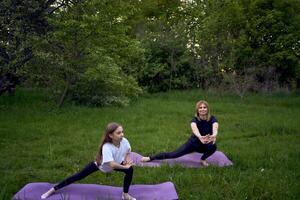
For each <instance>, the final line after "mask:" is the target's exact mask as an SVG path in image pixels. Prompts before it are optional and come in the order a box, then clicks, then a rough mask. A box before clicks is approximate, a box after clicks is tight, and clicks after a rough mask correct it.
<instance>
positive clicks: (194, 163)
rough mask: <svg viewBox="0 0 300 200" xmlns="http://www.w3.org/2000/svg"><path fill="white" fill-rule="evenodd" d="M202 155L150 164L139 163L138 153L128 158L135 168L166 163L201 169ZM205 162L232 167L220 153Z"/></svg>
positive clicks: (132, 153)
mask: <svg viewBox="0 0 300 200" xmlns="http://www.w3.org/2000/svg"><path fill="white" fill-rule="evenodd" d="M201 156H202V154H201V153H196V152H195V153H190V154H187V155H184V156H181V157H179V158H174V159H165V160H154V161H151V162H141V158H142V156H141V155H140V154H138V153H135V152H131V154H130V157H131V159H132V160H133V162H134V163H135V165H136V166H141V167H159V166H161V165H162V164H164V163H166V164H169V165H174V164H179V165H182V166H184V167H201V165H200V158H201ZM206 161H207V162H208V163H209V164H210V165H214V166H218V167H225V166H230V165H233V163H232V162H231V161H230V160H229V159H228V158H227V156H226V155H225V154H224V153H223V152H221V151H216V152H215V153H214V154H213V155H211V156H210V157H208V158H207V159H206Z"/></svg>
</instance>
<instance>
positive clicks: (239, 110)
mask: <svg viewBox="0 0 300 200" xmlns="http://www.w3.org/2000/svg"><path fill="white" fill-rule="evenodd" d="M46 97H47V95H43V92H41V91H37V90H19V91H17V94H16V96H14V97H7V96H1V97H0V152H1V156H0V177H1V179H0V186H1V187H0V199H5V200H6V199H11V197H12V196H13V194H14V193H16V192H17V191H18V190H19V189H21V188H22V187H23V186H24V185H25V184H27V183H30V182H52V183H55V182H58V181H60V180H62V179H63V178H65V177H66V176H68V175H70V174H72V173H74V172H76V171H77V170H79V169H80V168H81V167H83V166H84V165H85V164H86V163H87V162H89V161H90V160H92V159H93V158H94V155H95V153H96V151H97V147H98V144H99V140H100V138H101V136H102V133H103V130H104V128H105V125H106V124H107V123H108V122H110V121H116V122H120V123H121V124H122V125H123V127H124V129H125V134H126V137H127V138H128V139H129V141H130V143H131V146H132V149H133V151H136V152H139V153H141V154H144V155H148V154H151V153H156V152H158V151H169V150H173V149H175V148H177V147H178V146H179V145H180V144H182V143H183V142H185V141H186V139H187V138H188V137H189V135H190V133H191V131H190V120H191V118H192V116H193V114H194V105H195V103H196V101H198V100H200V99H206V100H207V101H208V102H209V103H210V106H211V108H212V113H213V114H214V115H215V116H216V117H217V118H218V121H219V124H220V129H219V136H218V141H217V143H218V149H219V150H220V151H223V152H224V153H225V154H226V155H228V156H229V157H230V158H231V159H232V161H233V162H234V165H233V166H232V167H225V168H217V167H208V168H205V169H189V168H183V167H180V166H175V167H167V166H163V167H161V168H138V167H136V168H135V173H134V179H133V184H156V183H160V182H165V181H172V182H173V183H174V184H175V186H176V190H177V192H178V195H179V197H180V199H188V200H192V199H195V200H196V199H280V200H281V199H299V196H300V170H299V168H300V161H299V159H300V148H299V142H300V137H299V135H300V126H299V125H300V114H299V113H300V96H299V95H298V94H273V95H262V94H252V95H247V96H246V97H245V98H244V99H242V100H241V99H240V98H238V97H237V96H234V95H230V94H217V93H208V92H204V91H198V90H193V91H173V92H169V93H162V94H153V95H145V96H144V97H141V98H140V99H138V100H137V101H136V102H133V103H132V104H131V105H130V106H128V107H105V108H88V107H80V106H72V105H66V106H64V107H63V108H62V109H57V108H56V106H55V105H54V104H53V103H51V101H49V100H47V98H46ZM122 181H123V175H121V174H119V173H112V174H104V173H95V174H93V175H91V176H89V177H87V178H86V179H84V180H82V181H81V182H80V183H95V184H105V185H114V186H121V185H122Z"/></svg>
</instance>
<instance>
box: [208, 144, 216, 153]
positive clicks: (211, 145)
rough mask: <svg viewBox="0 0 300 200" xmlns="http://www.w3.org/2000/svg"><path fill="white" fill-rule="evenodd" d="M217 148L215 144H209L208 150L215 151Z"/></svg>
mask: <svg viewBox="0 0 300 200" xmlns="http://www.w3.org/2000/svg"><path fill="white" fill-rule="evenodd" d="M216 150H217V146H216V145H215V144H209V145H208V151H210V152H215V151H216Z"/></svg>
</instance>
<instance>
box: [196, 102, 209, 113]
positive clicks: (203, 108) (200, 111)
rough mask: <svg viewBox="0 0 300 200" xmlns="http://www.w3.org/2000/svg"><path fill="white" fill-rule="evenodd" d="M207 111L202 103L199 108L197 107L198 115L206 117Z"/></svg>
mask: <svg viewBox="0 0 300 200" xmlns="http://www.w3.org/2000/svg"><path fill="white" fill-rule="evenodd" d="M207 111H208V108H207V106H206V105H205V104H204V103H202V104H200V105H199V107H198V113H199V115H207Z"/></svg>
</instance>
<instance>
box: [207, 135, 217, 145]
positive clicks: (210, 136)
mask: <svg viewBox="0 0 300 200" xmlns="http://www.w3.org/2000/svg"><path fill="white" fill-rule="evenodd" d="M216 140H217V136H216V135H209V142H212V143H213V144H215V143H216Z"/></svg>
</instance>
